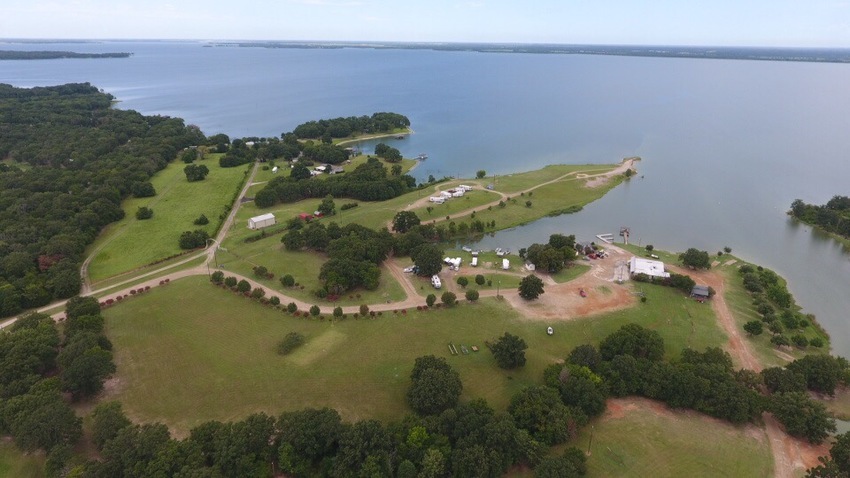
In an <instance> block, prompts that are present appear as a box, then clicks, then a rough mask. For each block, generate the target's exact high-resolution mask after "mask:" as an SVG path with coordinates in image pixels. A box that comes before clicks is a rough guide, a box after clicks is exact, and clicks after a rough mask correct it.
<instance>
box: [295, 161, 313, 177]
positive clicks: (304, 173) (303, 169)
mask: <svg viewBox="0 0 850 478" xmlns="http://www.w3.org/2000/svg"><path fill="white" fill-rule="evenodd" d="M289 177H290V178H292V179H293V180H295V181H301V180H304V179H310V178H311V177H312V175H311V174H310V170H309V169H308V168H307V166H305V165H304V164H302V163H300V162H299V163H296V164H295V166H293V167H292V171H290V173H289Z"/></svg>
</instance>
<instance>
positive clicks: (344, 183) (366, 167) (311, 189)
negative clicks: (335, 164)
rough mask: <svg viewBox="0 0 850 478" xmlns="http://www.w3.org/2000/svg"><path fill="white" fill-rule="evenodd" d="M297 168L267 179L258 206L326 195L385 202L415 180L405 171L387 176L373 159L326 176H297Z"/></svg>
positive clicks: (384, 170) (381, 166)
mask: <svg viewBox="0 0 850 478" xmlns="http://www.w3.org/2000/svg"><path fill="white" fill-rule="evenodd" d="M301 167H302V168H303V166H301ZM298 168H299V166H296V167H295V168H293V171H292V173H293V174H292V175H290V176H289V177H277V178H274V179H272V180H271V181H269V183H268V184H267V185H266V186H265V187H264V188H263V189H262V190H260V191H259V192H258V193H257V195H256V197H255V198H254V202H255V203H256V204H257V206H258V207H269V206H272V205H274V204H276V203H278V202H284V203H290V202H296V201H300V200H302V199H307V198H320V197H325V196H327V195H331V196H333V197H335V198H351V199H359V200H361V201H386V200H387V199H392V198H395V197H398V196H401V195H402V194H404V193H406V192H408V191H410V190H411V189H412V188H414V187H415V186H416V180H415V179H414V178H413V177H411V176H408V175H406V174H405V175H402V176H389V177H388V176H387V170H386V168H384V166H383V164H381V162H380V161H378V160H377V159H375V158H371V159H369V160H368V161H367V162H366V163H364V164H361V165H359V166H357V168H355V169H354V171H351V172H350V173H347V174H338V175H334V176H331V177H329V178H325V179H315V178H311V177H310V176H309V171H308V172H307V176H306V177H304V176H303V175H300V174H299V175H296V171H295V169H298ZM304 169H306V168H304Z"/></svg>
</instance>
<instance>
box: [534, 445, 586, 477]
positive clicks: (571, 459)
mask: <svg viewBox="0 0 850 478" xmlns="http://www.w3.org/2000/svg"><path fill="white" fill-rule="evenodd" d="M586 473H587V458H586V457H585V456H584V453H582V451H581V450H579V449H578V448H575V447H570V448H567V449H566V450H564V453H563V454H561V455H560V456H554V457H548V458H544V459H543V461H541V462H540V464H539V465H537V466H536V467H534V476H535V478H578V477H580V476H584V475H585V474H586Z"/></svg>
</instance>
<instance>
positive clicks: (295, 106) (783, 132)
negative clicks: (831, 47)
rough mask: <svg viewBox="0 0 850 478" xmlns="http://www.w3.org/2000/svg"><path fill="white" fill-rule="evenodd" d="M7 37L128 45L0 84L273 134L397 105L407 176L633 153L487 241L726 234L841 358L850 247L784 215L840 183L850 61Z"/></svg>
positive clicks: (848, 346) (846, 335) (849, 120)
mask: <svg viewBox="0 0 850 478" xmlns="http://www.w3.org/2000/svg"><path fill="white" fill-rule="evenodd" d="M0 48H11V47H10V46H9V45H2V44H0ZM13 48H16V49H20V48H28V49H54V50H60V49H61V50H73V51H92V52H106V51H129V52H133V53H134V55H133V56H132V57H130V58H128V59H103V60H50V61H19V62H12V61H5V62H0V82H3V83H11V84H14V85H17V86H36V85H50V84H58V83H66V82H86V81H87V82H91V83H92V84H94V85H96V86H98V87H100V88H103V89H104V90H106V91H107V92H109V93H112V94H113V95H115V96H116V97H117V98H118V99H119V100H120V101H121V103H120V104H119V105H118V107H121V108H131V109H136V110H138V111H140V112H142V113H145V114H165V115H173V116H180V117H183V118H185V119H186V121H187V122H188V123H192V124H196V125H198V126H200V127H201V128H202V129H203V130H204V132H205V133H207V134H214V133H218V132H224V133H227V134H229V135H230V136H231V137H240V136H248V135H250V136H276V135H279V134H281V133H282V132H285V131H290V130H291V129H292V128H293V127H294V126H296V125H297V124H299V123H302V122H304V121H307V120H311V119H318V118H327V117H336V116H350V115H363V114H371V113H373V112H375V111H395V112H399V113H403V114H405V115H407V116H408V117H409V118H410V119H411V121H412V123H413V128H414V130H415V131H416V134H414V135H412V136H411V137H410V138H409V139H406V140H403V141H395V142H393V145H394V146H396V147H398V148H399V149H401V151H402V152H403V153H405V155H407V156H415V155H417V154H419V153H422V152H425V153H427V154H428V155H429V159H428V160H427V161H425V162H424V163H423V164H422V165H421V166H420V167H419V168H418V169H417V170H416V171H415V174H416V175H418V176H419V177H420V178H423V177H427V176H428V175H429V174H433V175H435V176H442V175H460V176H470V175H473V174H474V173H475V171H476V170H478V169H485V170H487V172H488V173H489V174H499V175H503V174H509V173H512V172H519V171H525V170H529V169H536V168H538V167H541V166H543V165H546V164H552V163H612V162H617V161H619V160H620V159H622V158H623V157H626V156H635V155H636V156H641V157H643V158H644V160H643V161H642V162H641V163H639V164H638V169H639V173H638V177H636V178H634V179H632V180H631V181H630V182H628V183H626V184H624V185H623V186H620V187H618V188H616V189H615V190H613V191H612V192H611V193H609V194H608V195H606V196H605V197H604V198H603V199H601V200H600V201H597V202H595V203H593V204H591V205H589V206H588V207H586V208H585V209H584V211H582V212H580V213H578V214H574V215H569V216H561V217H557V218H546V219H543V220H540V221H537V222H535V223H534V224H530V225H528V226H525V227H522V228H517V229H514V230H510V231H503V232H500V233H498V234H496V236H495V237H488V238H485V239H484V240H483V241H482V245H483V246H484V247H495V246H503V247H511V248H513V249H517V248H519V247H524V246H527V245H529V244H530V243H532V242H543V241H545V240H546V239H547V238H548V235H549V234H552V233H555V232H559V233H568V234H576V235H577V237H579V238H580V239H582V240H591V239H593V236H594V235H595V234H598V233H603V232H610V233H614V234H616V233H617V232H618V231H619V227H620V226H629V227H631V231H632V239H633V241H634V242H638V241H639V242H641V243H642V244H647V243H652V244H654V245H655V246H656V247H658V248H661V249H666V250H684V249H686V248H688V247H692V246H693V247H698V248H701V249H706V250H708V251H717V250H719V249H721V248H722V247H724V246H730V247H732V249H733V252H734V253H735V254H736V255H738V256H740V257H742V258H744V259H746V260H749V261H752V262H755V263H758V264H762V265H764V266H767V267H770V268H772V269H774V270H776V271H777V272H778V273H780V274H781V275H783V276H784V277H786V278H787V279H788V280H789V285H790V289H791V291H792V292H793V293H794V295H795V297H796V298H797V300H798V302H799V303H800V304H801V305H802V306H803V307H804V309H805V311H806V312H811V313H814V314H816V315H817V317H818V320H819V321H820V322H821V324H823V325H824V326H825V327H826V329H827V330H828V331H829V332H830V334H831V336H832V343H833V348H834V350H835V352H836V353H839V354H842V355H845V356H847V355H850V320H848V311H850V294H848V293H847V292H848V286H849V285H850V255H848V252H847V251H846V250H845V249H844V248H843V246H841V245H840V244H839V243H837V242H836V241H834V240H832V239H830V238H828V237H825V236H823V235H822V234H818V233H814V232H813V231H812V230H811V228H809V227H807V226H805V225H798V224H796V223H794V222H793V221H791V220H789V218H788V217H787V216H786V214H785V211H786V210H787V209H788V208H789V206H790V204H791V201H792V200H794V199H795V198H801V199H803V200H805V201H807V202H815V203H823V202H825V201H827V200H828V199H829V198H830V197H831V196H832V195H834V194H843V195H848V194H850V183H848V180H850V160H848V152H850V134H848V133H850V115H848V113H847V112H848V111H850V88H847V85H850V65H844V64H821V63H792V62H759V61H733V60H687V59H673V58H669V59H668V58H637V57H609V56H569V55H527V54H484V53H470V52H435V51H427V50H395V51H393V50H367V49H338V50H297V49H261V48H228V47H213V48H205V47H203V46H202V44H200V43H188V42H187V43H172V42H112V43H82V44H68V45H63V44H50V45H14V46H13ZM641 176H643V177H641Z"/></svg>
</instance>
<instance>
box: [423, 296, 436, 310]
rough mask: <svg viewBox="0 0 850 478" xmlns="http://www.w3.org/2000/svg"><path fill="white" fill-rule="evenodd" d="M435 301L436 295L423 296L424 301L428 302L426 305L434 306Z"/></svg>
mask: <svg viewBox="0 0 850 478" xmlns="http://www.w3.org/2000/svg"><path fill="white" fill-rule="evenodd" d="M435 302H437V296H436V295H434V294H428V297H426V298H425V303H426V304H428V307H434V303H435Z"/></svg>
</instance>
